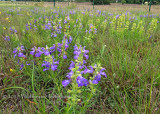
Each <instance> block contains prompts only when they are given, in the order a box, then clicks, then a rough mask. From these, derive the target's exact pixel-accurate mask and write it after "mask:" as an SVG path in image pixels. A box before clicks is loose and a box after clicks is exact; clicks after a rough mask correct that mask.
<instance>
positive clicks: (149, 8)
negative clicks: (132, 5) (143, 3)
mask: <svg viewBox="0 0 160 114" xmlns="http://www.w3.org/2000/svg"><path fill="white" fill-rule="evenodd" d="M151 4H152V0H150V3H149V12H150V11H151Z"/></svg>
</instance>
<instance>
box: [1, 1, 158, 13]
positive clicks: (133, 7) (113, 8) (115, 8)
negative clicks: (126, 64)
mask: <svg viewBox="0 0 160 114" xmlns="http://www.w3.org/2000/svg"><path fill="white" fill-rule="evenodd" d="M4 4H5V5H13V4H14V5H34V6H35V5H36V6H42V7H53V6H54V2H0V5H4ZM38 4H40V5H38ZM55 5H56V7H62V8H64V7H67V6H68V2H56V3H55ZM69 6H73V7H74V8H75V7H76V8H78V9H93V5H92V4H91V3H90V2H85V3H73V2H72V3H70V4H69ZM94 8H95V9H96V10H107V11H108V12H125V11H130V12H139V11H141V12H149V6H145V5H141V4H124V5H122V4H120V3H111V5H95V6H94ZM151 13H153V14H160V5H152V7H151Z"/></svg>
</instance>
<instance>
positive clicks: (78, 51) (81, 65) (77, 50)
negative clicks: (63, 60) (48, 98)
mask: <svg viewBox="0 0 160 114" xmlns="http://www.w3.org/2000/svg"><path fill="white" fill-rule="evenodd" d="M88 52H89V51H88V50H85V47H81V46H80V47H78V46H77V45H75V46H74V55H75V56H74V59H75V62H73V61H71V64H70V66H69V70H70V72H69V73H67V76H66V77H67V78H68V79H67V80H63V81H62V85H63V86H64V87H66V86H67V85H69V84H70V83H71V82H72V80H73V78H74V76H75V75H77V73H76V72H80V73H79V74H78V75H77V77H76V82H77V84H78V87H82V86H87V85H89V82H91V83H92V84H98V82H99V81H100V80H101V76H102V75H103V76H105V77H107V75H106V73H105V72H103V71H104V70H105V69H104V68H100V71H98V73H97V69H99V67H97V65H95V66H94V67H93V66H89V68H87V66H86V65H85V64H86V63H87V62H86V61H85V60H83V62H77V61H78V60H79V58H81V56H83V57H85V58H86V59H88V57H89V56H88V55H87V53H88ZM77 67H78V70H77V71H75V69H76V68H77ZM85 74H92V75H94V78H93V80H88V79H86V78H84V77H83V76H82V75H85Z"/></svg>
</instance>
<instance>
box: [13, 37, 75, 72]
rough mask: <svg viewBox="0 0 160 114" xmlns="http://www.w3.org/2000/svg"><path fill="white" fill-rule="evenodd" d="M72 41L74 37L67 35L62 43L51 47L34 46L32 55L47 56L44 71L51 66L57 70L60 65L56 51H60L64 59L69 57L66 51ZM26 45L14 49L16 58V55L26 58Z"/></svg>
mask: <svg viewBox="0 0 160 114" xmlns="http://www.w3.org/2000/svg"><path fill="white" fill-rule="evenodd" d="M71 42H72V37H69V38H68V39H67V37H66V36H64V38H63V40H62V43H57V44H53V45H52V46H51V47H48V46H47V45H46V47H36V46H34V47H33V48H32V50H31V51H30V55H32V56H33V57H34V58H35V57H41V56H42V55H44V56H45V60H44V61H43V64H42V67H45V68H44V69H43V71H46V70H49V68H51V69H52V70H53V71H55V70H56V69H57V67H58V64H59V60H58V61H56V59H55V58H54V55H55V52H56V53H57V52H58V56H59V57H60V56H62V57H63V59H67V55H66V51H67V49H68V48H69V44H70V43H71ZM24 51H25V49H24V46H22V45H21V46H20V47H17V48H15V49H14V51H13V53H14V58H15V57H16V56H18V57H23V58H25V59H26V55H24V53H23V52H24ZM18 61H19V62H20V60H19V59H18ZM19 62H18V63H19ZM26 65H30V64H28V63H26ZM23 67H24V65H23V63H22V65H21V68H20V69H22V68H23Z"/></svg>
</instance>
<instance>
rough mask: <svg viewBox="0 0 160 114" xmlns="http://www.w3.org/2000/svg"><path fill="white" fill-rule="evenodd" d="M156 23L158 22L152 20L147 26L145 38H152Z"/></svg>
mask: <svg viewBox="0 0 160 114" xmlns="http://www.w3.org/2000/svg"><path fill="white" fill-rule="evenodd" d="M157 22H158V20H157V19H155V18H153V19H152V21H151V23H150V25H149V29H148V30H147V34H146V35H147V36H146V37H148V38H149V37H152V34H153V33H154V31H155V30H156V28H157Z"/></svg>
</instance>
